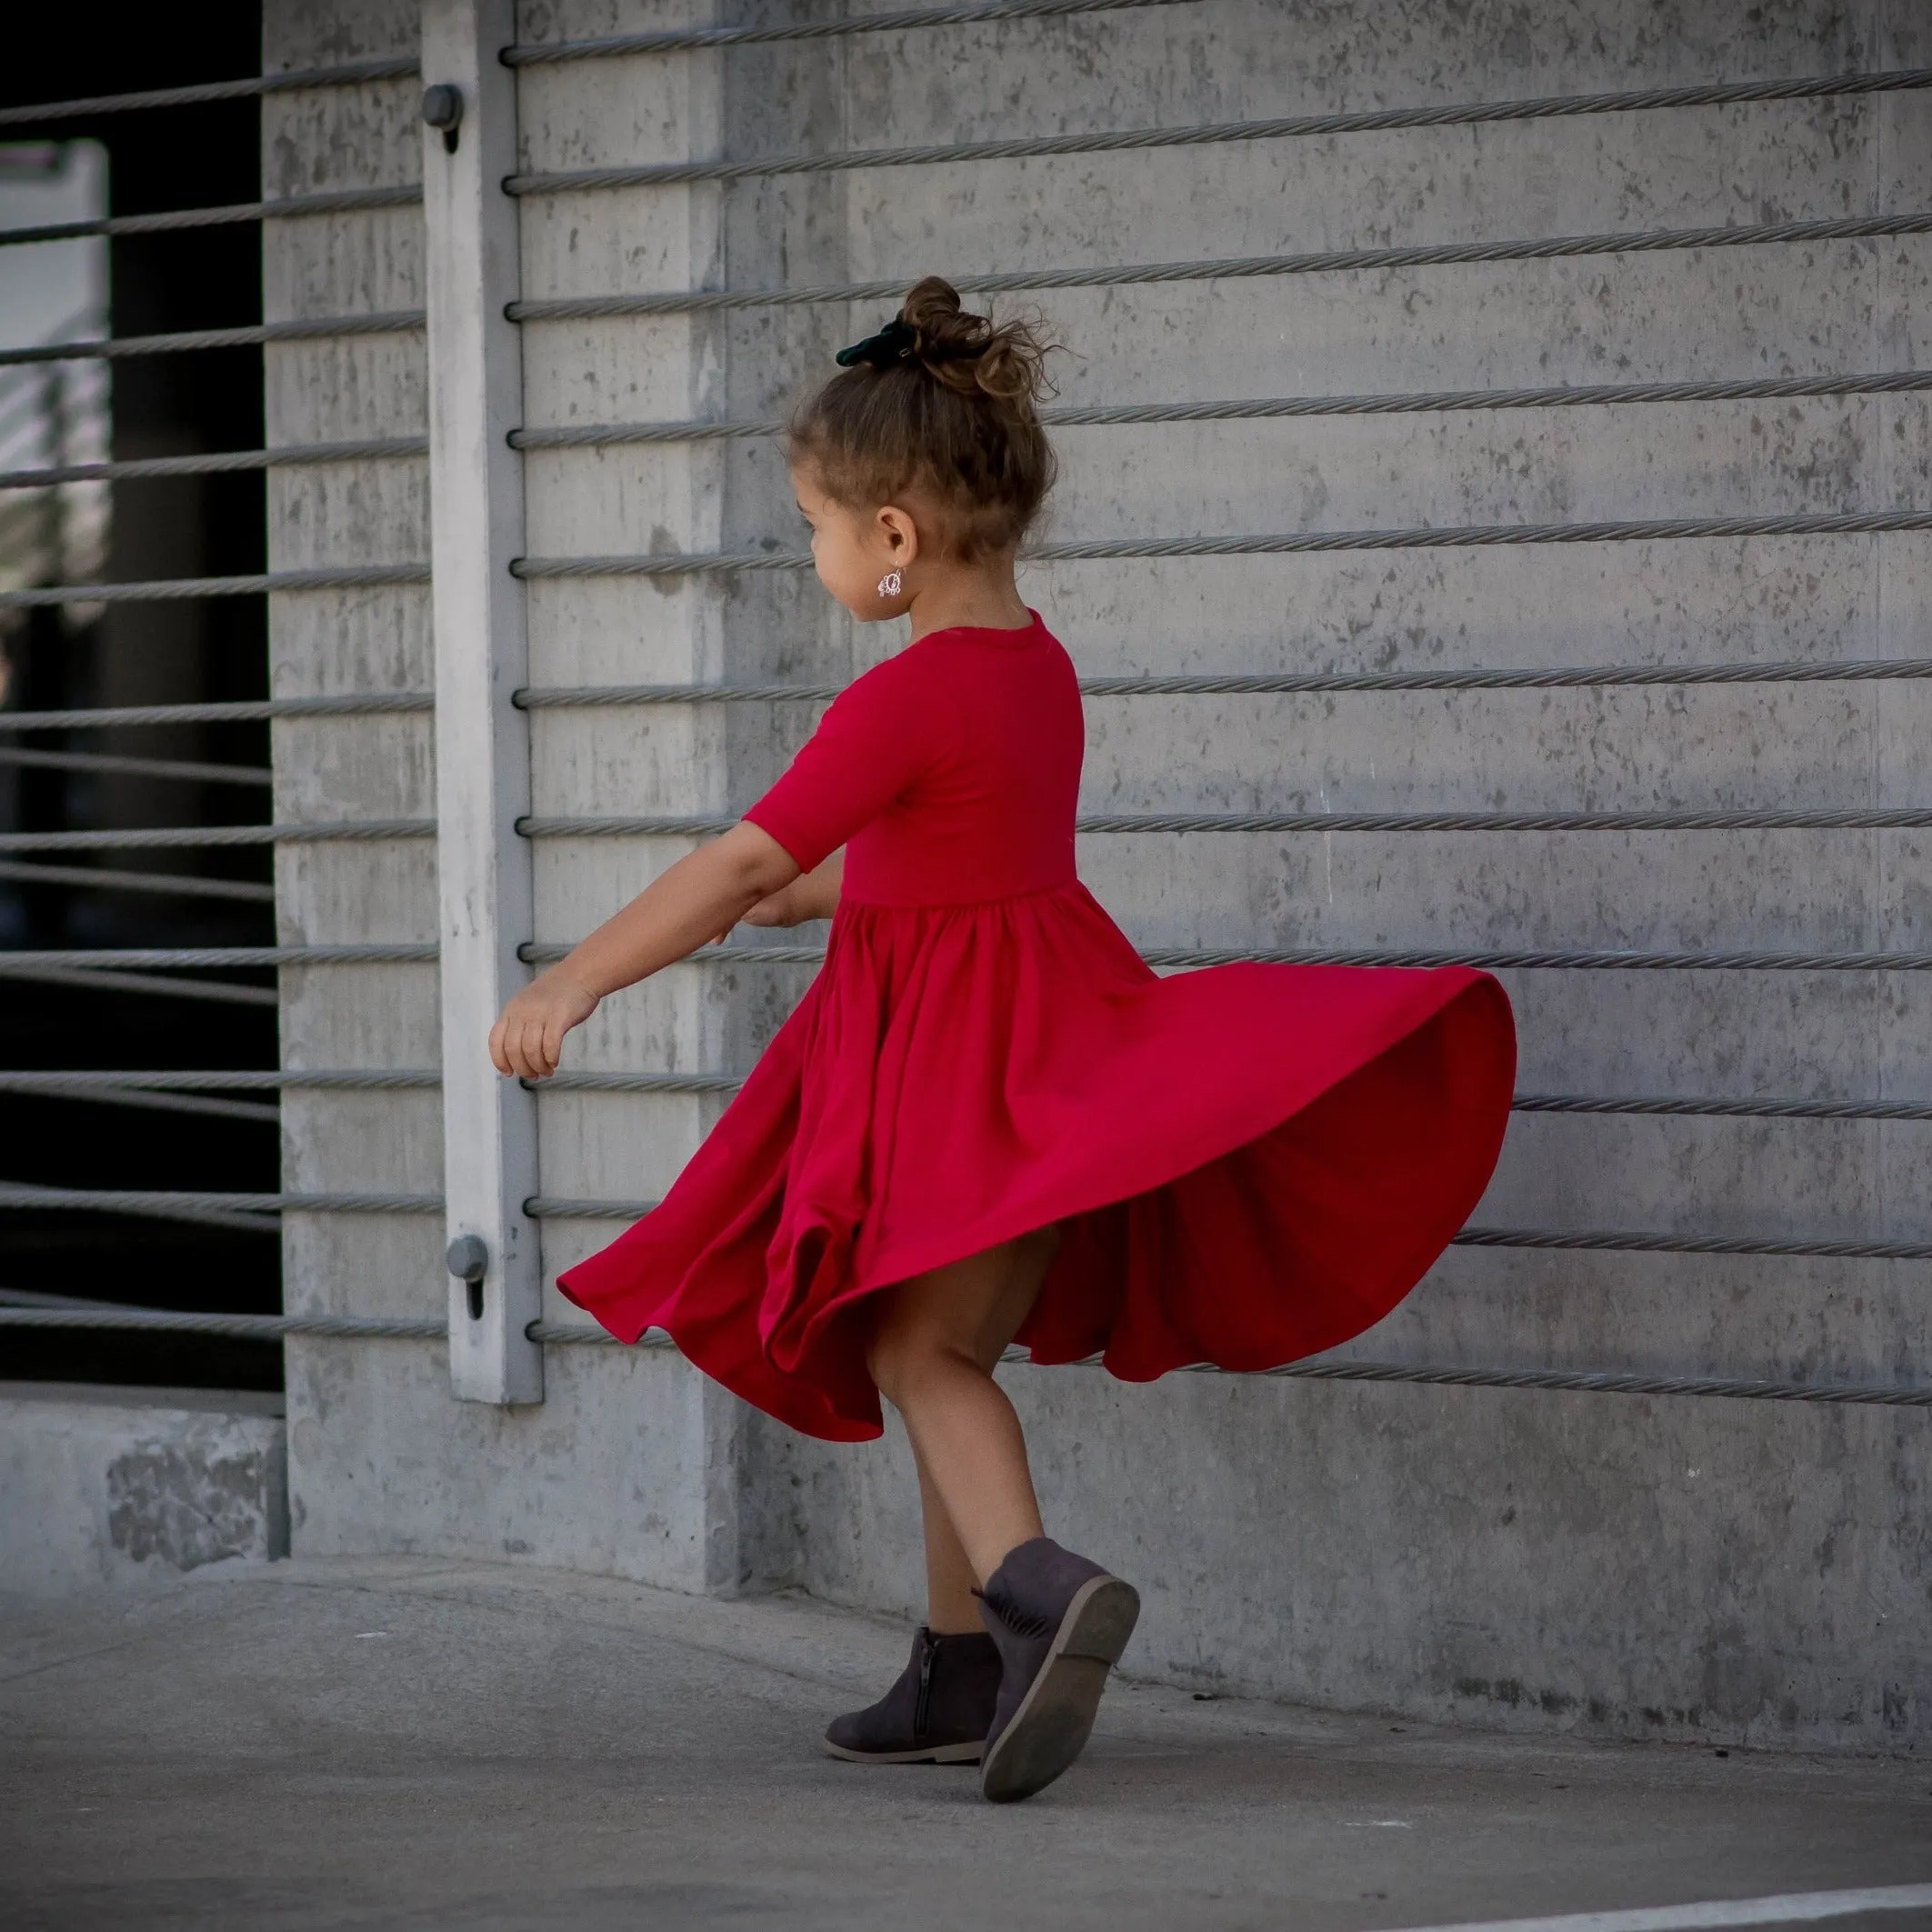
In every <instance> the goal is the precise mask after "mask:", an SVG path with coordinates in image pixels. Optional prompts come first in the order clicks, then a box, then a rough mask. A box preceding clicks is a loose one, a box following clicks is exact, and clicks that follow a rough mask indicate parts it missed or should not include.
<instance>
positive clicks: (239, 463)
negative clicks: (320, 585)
mask: <svg viewBox="0 0 1932 1932" xmlns="http://www.w3.org/2000/svg"><path fill="white" fill-rule="evenodd" d="M428 453H429V438H428V437H427V436H385V437H382V438H379V439H377V440H375V441H371V442H366V443H310V444H305V445H296V446H295V447H292V448H287V449H218V450H211V451H209V452H207V453H206V454H205V455H198V456H135V457H129V458H127V459H125V460H123V461H119V462H111V463H65V464H63V465H60V467H59V468H57V469H16V470H0V490H30V489H36V490H37V489H45V488H46V487H47V486H49V485H52V484H60V483H135V482H143V481H145V480H147V479H149V478H151V477H157V476H226V475H240V474H244V473H246V472H249V471H255V470H271V469H290V468H295V467H300V466H303V465H310V464H322V463H384V462H394V461H399V460H402V459H405V458H407V457H412V456H425V455H428Z"/></svg>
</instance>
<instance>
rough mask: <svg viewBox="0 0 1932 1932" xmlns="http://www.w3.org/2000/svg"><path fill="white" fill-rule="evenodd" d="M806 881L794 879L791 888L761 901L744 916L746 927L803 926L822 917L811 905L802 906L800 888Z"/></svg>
mask: <svg viewBox="0 0 1932 1932" xmlns="http://www.w3.org/2000/svg"><path fill="white" fill-rule="evenodd" d="M805 883H806V882H805V880H804V879H794V880H793V881H792V883H791V884H790V885H789V886H780V887H779V889H778V890H777V891H776V892H775V893H773V894H772V895H771V896H770V897H768V898H764V899H760V900H759V901H758V903H757V904H756V906H753V907H752V908H751V909H750V910H749V911H748V912H746V913H745V914H744V915H743V916H742V923H743V924H744V925H746V926H802V925H804V923H805V922H806V920H807V919H816V918H818V917H820V916H821V915H820V914H819V913H818V912H817V911H816V909H814V908H813V907H812V906H809V905H805V904H801V903H800V902H801V900H802V899H804V898H805V895H804V894H802V893H801V892H800V891H799V890H798V888H799V887H800V886H803V885H804V884H805ZM729 931H730V928H729V927H726V931H725V932H722V933H720V934H719V935H718V937H719V938H720V939H724V938H726V936H728V934H729Z"/></svg>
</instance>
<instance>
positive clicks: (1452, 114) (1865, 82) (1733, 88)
mask: <svg viewBox="0 0 1932 1932" xmlns="http://www.w3.org/2000/svg"><path fill="white" fill-rule="evenodd" d="M1926 87H1932V67H1908V68H1900V69H1896V70H1893V71H1891V72H1887V73H1879V74H1841V75H1818V76H1813V77H1810V78H1807V79H1801V80H1785V81H1730V82H1719V83H1716V84H1713V85H1706V86H1687V87H1642V88H1631V89H1625V90H1620V91H1617V92H1612V93H1607V94H1570V95H1543V96H1538V97H1537V98H1534V99H1527V100H1514V101H1481V102H1475V103H1466V104H1464V105H1453V106H1436V107H1382V108H1367V109H1363V110H1360V111H1358V112H1355V113H1341V114H1303V115H1286V116H1284V117H1278V118H1276V119H1273V120H1266V121H1206V122H1198V123H1196V124H1194V125H1188V126H1183V127H1136V128H1125V129H1116V130H1100V131H1097V132H1095V133H1091V134H1076V135H1022V136H1020V137H1018V138H1016V139H1011V140H1001V141H946V142H937V143H926V144H925V145H917V146H909V147H869V148H854V149H848V150H846V151H845V152H844V153H835V154H796V155H766V157H765V158H763V159H762V160H745V161H660V162H647V163H644V164H641V165H636V166H631V167H595V168H570V169H566V170H561V171H558V172H556V173H551V174H532V175H511V176H510V177H509V178H508V180H506V182H505V183H504V192H505V193H506V194H509V195H564V194H570V193H573V192H576V191H580V190H584V189H593V188H637V187H664V186H670V185H674V184H677V183H684V182H697V181H746V180H755V179H764V178H766V177H768V176H772V175H838V174H849V173H851V172H852V171H853V170H855V169H859V168H879V167H946V166H955V165H961V164H965V163H972V162H980V161H1026V160H1032V159H1035V158H1036V157H1044V156H1047V155H1111V154H1126V153H1136V154H1137V153H1142V152H1145V151H1146V150H1147V149H1149V148H1169V147H1219V146H1226V145H1232V144H1236V143H1244V142H1249V141H1293V140H1301V139H1306V138H1307V137H1309V136H1311V135H1354V134H1382V133H1387V132H1393V131H1396V130H1400V129H1404V128H1420V127H1476V126H1481V125H1487V124H1490V123H1494V122H1499V121H1555V120H1565V119H1571V118H1575V117H1577V116H1581V115H1606V114H1635V113H1643V112H1650V111H1654V110H1657V109H1660V108H1673V107H1720V106H1728V105H1734V104H1737V103H1744V102H1755V101H1807V100H1823V99H1827V98H1830V97H1833V96H1837V95H1869V94H1895V93H1905V92H1909V91H1912V90H1915V89H1920V88H1926Z"/></svg>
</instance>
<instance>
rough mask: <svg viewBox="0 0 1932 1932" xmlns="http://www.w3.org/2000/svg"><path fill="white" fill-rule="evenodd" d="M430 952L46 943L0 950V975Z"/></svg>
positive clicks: (429, 952)
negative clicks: (21, 970)
mask: <svg viewBox="0 0 1932 1932" xmlns="http://www.w3.org/2000/svg"><path fill="white" fill-rule="evenodd" d="M435 957H436V947H435V942H434V941H429V942H417V941H415V940H397V941H393V942H388V943H381V942H369V941H361V942H358V943H356V944H355V945H351V946H94V947H85V946H57V947H56V946H50V947H41V948H36V949H34V950H31V951H29V950H26V949H23V950H21V951H19V952H0V975H4V974H5V973H8V972H11V971H13V970H14V969H15V967H17V966H105V967H106V968H108V969H109V970H112V969H114V968H115V967H125V968H128V969H134V968H138V967H143V966H146V967H150V968H152V967H156V966H171V967H176V968H180V969H185V970H193V969H194V968H195V967H212V966H231V967H235V966H397V965H403V964H414V963H415V962H417V961H423V960H433V959H435Z"/></svg>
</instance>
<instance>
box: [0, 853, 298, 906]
mask: <svg viewBox="0 0 1932 1932" xmlns="http://www.w3.org/2000/svg"><path fill="white" fill-rule="evenodd" d="M0 879H11V880H13V881H14V882H15V884H17V885H21V886H85V888H86V889H87V890H88V891H90V892H146V893H154V894H157V895H159V896H164V897H169V898H180V899H238V900H241V901H244V902H245V903H246V904H248V905H252V906H272V905H273V904H274V903H275V887H274V886H252V885H249V884H248V883H247V882H246V881H245V880H242V879H206V878H200V877H196V876H191V875H188V874H184V873H177V872H119V871H115V870H114V869H112V868H110V867H108V866H36V865H33V864H30V863H23V862H22V861H21V860H19V859H0Z"/></svg>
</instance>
